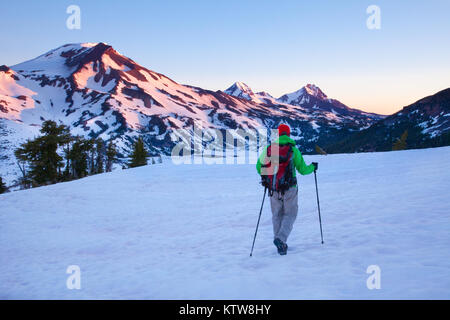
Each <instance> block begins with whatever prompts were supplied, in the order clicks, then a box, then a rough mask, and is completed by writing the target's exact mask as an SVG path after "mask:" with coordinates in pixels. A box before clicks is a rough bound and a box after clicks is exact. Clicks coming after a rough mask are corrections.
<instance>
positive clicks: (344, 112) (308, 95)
mask: <svg viewBox="0 0 450 320" xmlns="http://www.w3.org/2000/svg"><path fill="white" fill-rule="evenodd" d="M277 100H278V101H279V102H282V103H287V104H290V105H294V106H302V107H305V108H308V109H311V110H320V111H323V112H332V113H333V114H336V115H337V116H339V117H343V118H345V117H349V118H350V119H352V120H359V121H360V122H361V123H363V122H364V121H366V119H370V121H367V123H366V127H369V126H370V125H371V124H372V123H373V121H372V120H380V119H383V118H384V116H382V115H378V114H375V113H369V112H364V111H361V110H358V109H352V108H349V107H347V106H346V105H345V104H343V103H341V102H340V101H338V100H336V99H330V98H328V97H327V95H326V94H325V93H324V92H323V91H322V90H321V89H320V88H319V87H317V86H316V85H314V84H307V85H306V86H304V87H302V88H300V89H299V90H297V91H295V92H292V93H288V94H285V95H282V96H281V97H279V98H278V99H277Z"/></svg>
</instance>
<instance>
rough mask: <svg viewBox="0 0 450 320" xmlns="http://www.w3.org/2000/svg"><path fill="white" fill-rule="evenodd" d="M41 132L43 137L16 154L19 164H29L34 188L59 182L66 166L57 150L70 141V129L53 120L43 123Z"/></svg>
mask: <svg viewBox="0 0 450 320" xmlns="http://www.w3.org/2000/svg"><path fill="white" fill-rule="evenodd" d="M40 132H41V133H42V136H40V137H37V138H36V139H34V140H28V141H27V142H25V143H23V144H22V145H21V146H20V147H19V148H18V149H16V150H15V152H14V154H15V156H16V158H17V159H18V161H19V162H26V163H28V164H29V168H30V170H29V172H28V173H27V178H28V179H29V180H30V181H31V182H32V185H33V186H39V185H44V184H48V183H56V182H58V180H59V179H60V177H61V168H62V167H63V166H64V165H63V163H62V160H63V158H62V157H61V156H60V155H59V154H58V153H57V150H58V147H60V146H62V145H64V144H66V143H67V141H68V140H70V131H69V128H68V127H67V126H65V125H57V124H56V122H54V121H51V120H47V121H45V122H43V124H42V128H41V130H40Z"/></svg>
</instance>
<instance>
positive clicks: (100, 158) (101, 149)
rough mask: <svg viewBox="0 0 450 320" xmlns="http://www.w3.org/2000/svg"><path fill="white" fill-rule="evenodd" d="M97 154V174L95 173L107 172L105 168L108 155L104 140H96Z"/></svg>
mask: <svg viewBox="0 0 450 320" xmlns="http://www.w3.org/2000/svg"><path fill="white" fill-rule="evenodd" d="M95 152H96V158H95V172H94V173H103V172H105V169H104V166H105V155H106V149H105V142H104V141H103V139H101V138H98V139H97V140H95Z"/></svg>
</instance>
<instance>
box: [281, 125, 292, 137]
mask: <svg viewBox="0 0 450 320" xmlns="http://www.w3.org/2000/svg"><path fill="white" fill-rule="evenodd" d="M283 134H285V135H287V136H290V135H291V128H289V126H288V125H287V124H280V125H279V126H278V136H280V137H281V136H282V135H283Z"/></svg>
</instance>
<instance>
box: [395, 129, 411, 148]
mask: <svg viewBox="0 0 450 320" xmlns="http://www.w3.org/2000/svg"><path fill="white" fill-rule="evenodd" d="M406 139H408V130H405V131H404V132H403V134H402V135H401V137H400V139H397V141H395V142H394V144H393V145H392V150H394V151H395V150H405V149H406V147H407V143H406Z"/></svg>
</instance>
